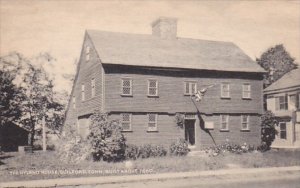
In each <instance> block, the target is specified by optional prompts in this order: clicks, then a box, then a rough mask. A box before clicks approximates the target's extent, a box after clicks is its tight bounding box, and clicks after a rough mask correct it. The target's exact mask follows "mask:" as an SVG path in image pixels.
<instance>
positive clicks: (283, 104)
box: [276, 96, 288, 110]
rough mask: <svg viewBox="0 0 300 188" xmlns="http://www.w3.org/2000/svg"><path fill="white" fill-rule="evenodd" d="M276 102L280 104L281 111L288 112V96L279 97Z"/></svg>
mask: <svg viewBox="0 0 300 188" xmlns="http://www.w3.org/2000/svg"><path fill="white" fill-rule="evenodd" d="M276 102H277V103H278V109H279V110H287V108H288V101H287V96H279V97H277V100H276Z"/></svg>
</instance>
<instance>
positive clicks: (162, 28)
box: [152, 17, 177, 39]
mask: <svg viewBox="0 0 300 188" xmlns="http://www.w3.org/2000/svg"><path fill="white" fill-rule="evenodd" d="M152 35H153V36H156V37H160V38H163V39H176V37H177V19H176V18H168V17H160V18H158V19H157V20H155V21H154V22H152Z"/></svg>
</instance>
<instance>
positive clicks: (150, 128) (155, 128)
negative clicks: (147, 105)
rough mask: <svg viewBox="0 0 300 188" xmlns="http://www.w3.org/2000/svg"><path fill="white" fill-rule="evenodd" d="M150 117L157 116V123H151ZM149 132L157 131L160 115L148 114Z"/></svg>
mask: <svg viewBox="0 0 300 188" xmlns="http://www.w3.org/2000/svg"><path fill="white" fill-rule="evenodd" d="M150 115H154V116H155V121H150ZM147 117H148V131H150V132H151V131H157V117H158V115H157V114H154V113H149V114H148V116H147ZM150 124H154V125H155V126H154V127H152V126H150Z"/></svg>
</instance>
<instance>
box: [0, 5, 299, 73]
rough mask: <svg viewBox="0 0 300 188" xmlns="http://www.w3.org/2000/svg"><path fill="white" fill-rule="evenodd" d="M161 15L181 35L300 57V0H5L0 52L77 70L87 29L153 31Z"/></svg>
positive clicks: (251, 52)
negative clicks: (43, 56)
mask: <svg viewBox="0 0 300 188" xmlns="http://www.w3.org/2000/svg"><path fill="white" fill-rule="evenodd" d="M160 16H165V17H174V18H177V19H178V34H177V35H178V36H179V37H187V38H196V39H206V40H216V41H230V42H234V43H235V44H237V45H238V46H239V47H240V48H241V49H242V50H244V52H245V53H246V54H247V55H249V56H250V57H251V58H252V59H253V60H255V58H256V57H260V55H261V54H262V53H263V52H264V51H266V50H267V49H268V48H269V47H272V46H274V45H276V44H283V45H284V46H285V47H286V49H287V51H288V52H289V53H290V54H291V56H292V57H294V58H296V61H297V62H298V63H299V62H300V0H298V1H280V0H277V1H238V0H236V1H234V0H231V1H201V0H198V1H196V0H194V1H192V0H190V1H189V0H172V1H154V0H144V1H137V0H136V1H124V0H123V1H117V0H112V1H104V0H102V1H100V0H85V1H83V0H0V56H4V55H7V54H9V53H10V52H12V51H17V52H19V53H22V54H23V55H25V56H27V57H31V56H34V55H37V54H39V53H41V52H48V53H50V54H51V55H52V56H53V57H55V58H56V60H57V61H56V62H55V64H54V65H53V66H55V67H56V68H55V69H53V70H54V71H55V73H56V74H58V75H59V74H72V73H73V74H74V73H75V65H74V62H76V60H77V59H78V58H79V55H80V51H81V47H82V43H83V37H84V33H85V30H86V29H96V30H104V31H116V32H126V33H142V34H151V22H152V21H154V20H155V19H157V18H158V17H160Z"/></svg>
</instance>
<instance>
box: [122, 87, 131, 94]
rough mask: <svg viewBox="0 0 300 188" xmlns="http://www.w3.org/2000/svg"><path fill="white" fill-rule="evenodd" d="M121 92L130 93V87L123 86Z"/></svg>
mask: <svg viewBox="0 0 300 188" xmlns="http://www.w3.org/2000/svg"><path fill="white" fill-rule="evenodd" d="M123 94H126V95H130V88H127V87H123Z"/></svg>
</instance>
